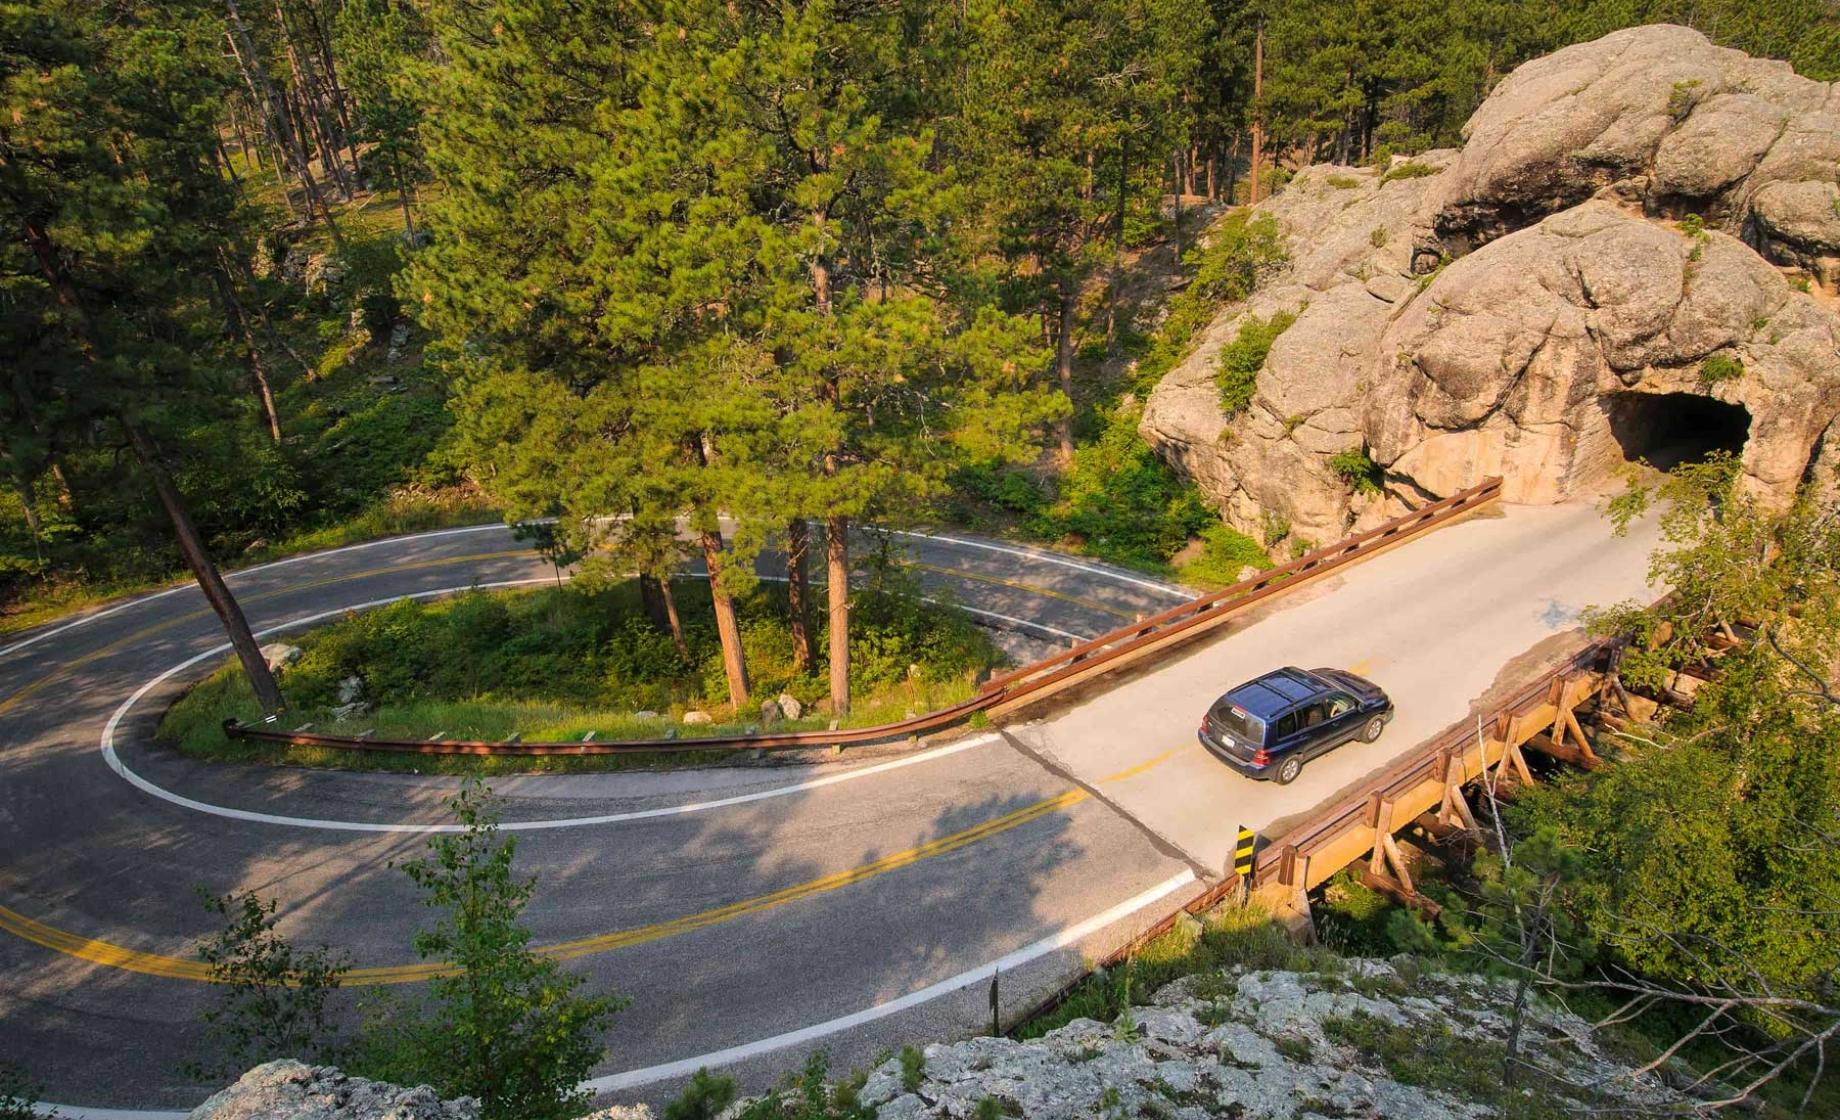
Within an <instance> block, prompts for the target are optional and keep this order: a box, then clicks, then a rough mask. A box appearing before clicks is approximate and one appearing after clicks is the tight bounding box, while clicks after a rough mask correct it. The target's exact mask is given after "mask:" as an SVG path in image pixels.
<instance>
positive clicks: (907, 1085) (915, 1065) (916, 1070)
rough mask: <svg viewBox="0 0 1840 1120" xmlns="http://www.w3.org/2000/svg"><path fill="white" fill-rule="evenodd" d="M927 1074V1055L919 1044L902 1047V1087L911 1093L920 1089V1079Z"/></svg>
mask: <svg viewBox="0 0 1840 1120" xmlns="http://www.w3.org/2000/svg"><path fill="white" fill-rule="evenodd" d="M925 1076H926V1055H925V1054H924V1053H922V1052H921V1050H920V1048H919V1047H918V1046H903V1047H901V1088H903V1089H905V1090H907V1091H908V1092H910V1093H918V1092H919V1091H920V1081H921V1079H922V1078H924V1077H925Z"/></svg>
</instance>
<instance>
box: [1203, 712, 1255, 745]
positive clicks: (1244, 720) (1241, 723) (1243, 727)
mask: <svg viewBox="0 0 1840 1120" xmlns="http://www.w3.org/2000/svg"><path fill="white" fill-rule="evenodd" d="M1212 715H1213V717H1214V720H1215V722H1217V723H1219V724H1220V726H1222V727H1224V728H1226V729H1227V730H1228V731H1230V732H1232V733H1233V734H1234V735H1235V736H1236V737H1238V738H1240V739H1244V740H1245V741H1246V742H1248V743H1255V744H1256V743H1263V742H1264V741H1265V725H1264V724H1263V723H1261V722H1259V717H1257V716H1255V715H1253V714H1252V713H1251V712H1248V711H1247V710H1246V709H1244V708H1241V707H1239V706H1238V705H1235V704H1229V703H1224V702H1223V703H1220V704H1216V705H1214V711H1213V713H1212Z"/></svg>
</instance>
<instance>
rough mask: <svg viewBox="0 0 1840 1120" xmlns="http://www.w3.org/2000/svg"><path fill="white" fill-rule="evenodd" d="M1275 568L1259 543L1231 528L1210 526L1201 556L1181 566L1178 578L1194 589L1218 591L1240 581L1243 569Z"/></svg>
mask: <svg viewBox="0 0 1840 1120" xmlns="http://www.w3.org/2000/svg"><path fill="white" fill-rule="evenodd" d="M1271 566H1272V563H1271V557H1269V556H1267V555H1265V550H1264V549H1263V548H1260V547H1259V542H1258V541H1255V540H1253V539H1252V538H1251V537H1249V536H1247V535H1246V534H1244V533H1242V532H1240V531H1239V530H1238V529H1235V528H1233V527H1232V526H1230V525H1220V524H1215V525H1209V526H1208V527H1207V528H1205V529H1203V530H1201V555H1199V556H1197V557H1195V558H1194V559H1193V560H1190V561H1188V562H1187V563H1184V564H1181V565H1178V566H1177V568H1176V575H1178V576H1179V577H1181V580H1182V582H1183V583H1186V584H1188V585H1189V586H1191V587H1202V588H1217V587H1226V586H1228V585H1230V584H1234V583H1238V582H1239V573H1240V569H1242V568H1246V567H1253V568H1257V569H1258V570H1260V571H1264V570H1265V569H1267V568H1269V567H1271Z"/></svg>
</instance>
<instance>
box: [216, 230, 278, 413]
mask: <svg viewBox="0 0 1840 1120" xmlns="http://www.w3.org/2000/svg"><path fill="white" fill-rule="evenodd" d="M221 253H222V250H221V249H220V250H219V254H220V255H221ZM212 279H214V280H216V282H217V295H218V298H219V299H220V300H221V301H222V302H223V305H224V323H225V325H226V326H227V327H228V329H229V333H230V335H231V337H232V338H234V339H236V340H237V342H238V343H240V344H241V347H242V351H243V364H244V365H245V366H247V367H248V369H249V381H250V388H252V389H254V390H255V395H256V401H257V403H259V404H260V405H261V406H262V416H263V418H264V419H265V420H267V421H268V434H269V435H270V436H271V437H272V438H273V439H274V441H275V442H276V443H280V442H281V417H280V416H279V415H278V414H277V413H276V412H275V393H274V390H273V389H272V388H271V387H270V386H269V383H268V368H267V366H265V365H264V364H263V362H262V352H261V351H260V350H258V349H257V348H256V338H255V333H254V332H253V331H251V330H250V329H249V317H248V316H247V315H245V314H243V304H242V301H241V300H239V299H237V298H236V288H235V287H234V286H233V285H232V283H231V280H230V274H229V271H228V270H227V269H226V268H224V266H223V264H222V263H219V264H218V266H217V269H216V275H215V276H213V277H212Z"/></svg>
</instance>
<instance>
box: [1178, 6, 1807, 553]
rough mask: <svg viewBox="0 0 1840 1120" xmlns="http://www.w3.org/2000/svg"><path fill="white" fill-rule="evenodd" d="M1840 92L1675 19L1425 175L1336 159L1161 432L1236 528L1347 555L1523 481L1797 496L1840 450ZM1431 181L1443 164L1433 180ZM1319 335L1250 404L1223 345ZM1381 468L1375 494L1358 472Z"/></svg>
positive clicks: (1577, 62) (1542, 88) (1543, 67)
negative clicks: (1352, 463)
mask: <svg viewBox="0 0 1840 1120" xmlns="http://www.w3.org/2000/svg"><path fill="white" fill-rule="evenodd" d="M1837 112H1840V90H1837V89H1836V88H1835V87H1831V86H1829V85H1826V84H1824V83H1819V82H1812V81H1808V80H1806V79H1803V78H1800V77H1797V76H1796V75H1795V74H1793V73H1792V72H1791V71H1790V70H1789V69H1788V67H1787V66H1786V65H1784V64H1780V63H1773V62H1764V61H1760V60H1756V59H1751V58H1749V57H1748V56H1746V55H1744V54H1742V53H1740V52H1737V51H1730V50H1724V49H1722V48H1717V47H1714V46H1712V45H1711V44H1710V43H1709V42H1708V41H1707V40H1706V39H1705V38H1704V37H1703V36H1701V35H1699V34H1698V33H1697V32H1693V31H1690V30H1687V29H1684V28H1678V27H1648V28H1638V29H1635V30H1631V31H1624V32H1619V33H1617V34H1614V35H1610V36H1607V37H1606V38H1604V39H1600V40H1598V41H1596V42H1593V43H1586V44H1581V45H1579V46H1575V47H1570V48H1567V49H1565V50H1563V51H1560V52H1558V53H1556V54H1553V55H1550V56H1548V57H1546V58H1543V59H1539V60H1537V61H1534V62H1531V63H1528V64H1527V65H1525V66H1523V67H1521V68H1520V69H1518V70H1516V71H1515V72H1514V73H1513V74H1512V75H1511V76H1510V77H1509V78H1508V79H1506V80H1505V81H1503V83H1502V84H1501V86H1500V87H1498V88H1497V89H1496V91H1495V92H1494V93H1493V94H1492V95H1491V96H1490V97H1489V99H1488V100H1487V101H1486V102H1485V103H1484V104H1483V106H1482V107H1481V108H1480V109H1479V110H1478V111H1477V113H1476V115H1475V116H1474V117H1473V118H1472V119H1471V121H1470V123H1469V126H1468V128H1467V130H1466V135H1467V143H1466V144H1465V146H1464V148H1463V149H1462V150H1461V151H1448V152H1433V153H1428V154H1426V155H1423V156H1418V157H1414V158H1413V160H1412V162H1413V163H1414V164H1418V165H1420V166H1417V167H1413V168H1409V169H1406V170H1408V171H1411V172H1417V174H1415V175H1411V176H1410V177H1408V176H1406V175H1405V174H1403V173H1402V172H1400V171H1399V170H1397V165H1396V167H1395V170H1394V174H1393V175H1391V176H1390V180H1391V181H1388V178H1389V177H1388V176H1386V175H1382V174H1379V173H1377V172H1376V171H1375V170H1373V169H1357V168H1343V167H1315V168H1311V169H1309V170H1307V171H1305V172H1304V173H1302V174H1300V175H1298V176H1297V178H1296V179H1295V180H1293V182H1292V183H1291V185H1290V186H1289V187H1288V188H1287V189H1286V190H1285V191H1284V192H1282V193H1281V194H1279V195H1278V196H1277V197H1276V198H1274V199H1271V200H1269V201H1268V202H1266V203H1263V204H1261V205H1260V207H1259V208H1258V209H1259V211H1260V212H1261V213H1263V214H1266V215H1269V216H1270V217H1271V218H1272V219H1273V220H1274V221H1276V222H1277V224H1278V226H1279V228H1280V230H1281V231H1282V233H1283V234H1284V236H1285V239H1286V242H1287V245H1288V247H1289V251H1290V258H1291V263H1290V265H1289V267H1288V268H1287V269H1286V271H1285V272H1284V274H1283V275H1281V276H1280V277H1278V278H1277V279H1276V280H1275V281H1273V282H1272V283H1270V284H1268V285H1267V286H1266V287H1265V288H1264V289H1262V290H1260V291H1259V292H1257V293H1255V294H1254V295H1253V297H1252V298H1251V299H1250V300H1248V301H1247V302H1246V303H1244V304H1238V305H1234V306H1231V307H1227V308H1224V309H1223V310H1222V312H1221V314H1220V315H1219V316H1218V317H1217V318H1216V320H1215V321H1214V322H1213V323H1212V324H1211V325H1210V326H1209V327H1208V328H1207V330H1206V331H1204V332H1203V335H1202V338H1201V340H1200V343H1199V345H1198V346H1197V347H1196V349H1195V351H1194V352H1193V353H1192V354H1191V355H1190V356H1189V357H1188V358H1187V359H1186V360H1185V361H1183V362H1182V363H1180V364H1179V365H1178V366H1177V367H1176V368H1175V369H1173V370H1171V372H1170V373H1169V374H1168V375H1167V376H1166V377H1165V378H1164V379H1163V380H1162V382H1161V383H1160V384H1159V385H1158V386H1157V387H1156V390H1155V391H1154V392H1153V394H1152V395H1151V397H1150V400H1149V402H1148V405H1147V407H1146V409H1145V412H1144V418H1143V421H1142V431H1143V433H1144V435H1145V437H1146V438H1147V439H1149V440H1150V442H1151V444H1152V446H1154V447H1156V448H1157V450H1158V452H1159V453H1160V454H1161V455H1163V457H1164V458H1165V459H1167V460H1168V461H1170V462H1171V463H1172V464H1174V465H1175V466H1177V467H1178V469H1181V470H1183V471H1184V472H1186V473H1187V474H1189V475H1190V476H1192V477H1193V478H1194V479H1195V480H1196V481H1197V483H1198V484H1199V485H1200V486H1201V488H1202V489H1203V491H1204V492H1205V493H1206V494H1207V495H1208V496H1209V497H1210V498H1211V499H1212V500H1213V501H1214V502H1215V504H1216V505H1217V506H1218V507H1219V508H1220V509H1221V511H1222V514H1223V516H1225V518H1226V519H1227V520H1228V521H1229V522H1230V523H1232V524H1234V525H1235V526H1236V527H1238V528H1241V529H1243V530H1246V531H1248V532H1253V533H1263V535H1264V536H1265V537H1266V539H1267V540H1268V541H1270V540H1272V539H1273V538H1274V537H1275V536H1276V535H1280V534H1281V532H1282V530H1283V529H1285V528H1286V527H1288V528H1289V530H1290V531H1291V533H1292V534H1293V540H1294V541H1295V542H1296V543H1299V544H1301V543H1310V542H1314V543H1321V542H1324V541H1327V540H1331V539H1334V538H1336V537H1339V536H1341V535H1342V534H1344V533H1345V532H1347V531H1349V530H1350V529H1354V528H1361V527H1364V526H1366V525H1370V524H1373V523H1375V522H1377V521H1379V520H1382V519H1384V518H1385V517H1387V516H1391V515H1392V514H1394V513H1397V512H1399V511H1401V510H1402V509H1403V508H1405V507H1406V506H1408V505H1414V504H1418V503H1420V502H1422V501H1424V500H1425V499H1427V498H1432V497H1442V496H1445V495H1448V494H1450V493H1453V492H1454V491H1456V490H1459V489H1462V488H1463V487H1465V486H1468V485H1471V484H1473V483H1475V482H1478V481H1480V480H1481V479H1483V478H1484V477H1487V476H1489V475H1492V474H1501V475H1503V476H1504V478H1505V479H1506V481H1507V486H1506V496H1507V498H1508V499H1509V500H1510V501H1524V502H1550V501H1560V500H1566V499H1570V498H1576V497H1581V496H1586V495H1591V494H1593V493H1595V492H1597V491H1598V490H1600V489H1601V488H1602V487H1603V486H1604V485H1605V484H1606V482H1608V481H1609V480H1610V479H1611V478H1612V477H1613V476H1614V475H1616V474H1617V473H1618V472H1619V471H1620V470H1621V469H1622V466H1623V464H1624V463H1625V462H1627V461H1630V460H1634V459H1637V458H1643V459H1647V460H1649V461H1651V462H1654V463H1655V464H1657V465H1662V466H1666V465H1671V463H1672V462H1673V461H1677V460H1679V459H1681V458H1686V457H1692V456H1694V455H1697V454H1701V453H1704V452H1706V451H1709V450H1714V449H1719V448H1724V449H1727V450H1730V451H1733V452H1734V453H1737V454H1738V455H1739V456H1740V458H1741V461H1742V464H1743V467H1744V471H1745V478H1746V484H1747V485H1748V486H1749V487H1750V488H1751V489H1752V490H1753V492H1755V493H1758V494H1760V495H1762V496H1764V497H1766V498H1769V499H1773V500H1777V501H1782V500H1786V499H1787V498H1788V497H1789V496H1790V495H1792V494H1793V493H1794V491H1795V489H1796V487H1797V486H1799V485H1800V484H1801V483H1802V482H1803V481H1805V480H1807V479H1810V478H1813V479H1814V480H1815V481H1816V482H1817V483H1818V484H1821V485H1824V486H1827V487H1829V488H1830V492H1831V488H1832V487H1834V486H1835V485H1836V483H1835V482H1834V480H1833V479H1832V477H1831V476H1832V475H1833V469H1834V467H1835V466H1836V464H1837V461H1840V450H1837V449H1835V448H1834V447H1833V446H1832V445H1833V444H1834V443H1835V442H1836V440H1835V438H1834V437H1833V436H1832V435H1827V436H1825V437H1824V433H1828V432H1829V431H1830V429H1831V427H1832V425H1834V424H1835V418H1836V416H1837V415H1840V317H1836V315H1835V313H1834V300H1833V298H1832V295H1831V288H1832V286H1833V284H1834V282H1835V280H1836V278H1837V275H1836V269H1837V267H1840V255H1837V254H1840V249H1837V248H1836V246H1840V208H1837V207H1840V187H1837V186H1835V182H1836V180H1837V179H1840V117H1836V116H1835V115H1834V114H1835V113H1837ZM1426 172H1433V173H1431V174H1426ZM1279 311H1283V312H1289V313H1292V314H1295V315H1296V316H1297V318H1296V321H1295V323H1294V324H1293V325H1292V326H1291V327H1290V328H1289V329H1288V330H1286V331H1285V332H1284V333H1283V334H1282V335H1280V336H1279V337H1278V339H1277V341H1276V342H1275V343H1274V344H1273V346H1272V348H1271V352H1270V355H1269V357H1268V358H1267V360H1266V363H1265V366H1264V368H1263V369H1262V370H1261V371H1260V373H1259V376H1258V382H1257V392H1256V395H1255V397H1254V400H1253V402H1252V404H1251V405H1250V407H1248V408H1247V409H1246V410H1245V411H1243V412H1241V413H1239V414H1237V415H1235V416H1231V417H1228V416H1225V415H1223V414H1222V412H1221V407H1220V404H1219V396H1218V391H1217V389H1216V387H1215V368H1216V366H1217V364H1218V358H1219V354H1220V350H1221V348H1222V347H1223V346H1225V345H1226V344H1227V343H1229V342H1231V341H1232V340H1233V339H1234V338H1235V337H1237V335H1238V333H1239V330H1240V327H1241V326H1242V325H1243V324H1244V323H1245V322H1246V321H1247V319H1248V318H1249V317H1251V316H1259V317H1261V318H1269V317H1270V316H1271V315H1272V314H1273V313H1275V312H1279ZM1353 451H1361V452H1365V454H1366V455H1367V456H1368V458H1369V459H1371V460H1372V461H1373V462H1374V463H1376V464H1377V465H1378V466H1379V467H1381V468H1383V469H1384V473H1385V493H1384V494H1381V495H1368V496H1360V495H1357V494H1356V493H1355V492H1354V490H1353V487H1352V486H1351V485H1350V483H1349V480H1348V479H1347V478H1345V477H1344V476H1343V475H1342V474H1340V473H1338V472H1337V471H1336V470H1334V469H1332V467H1331V465H1330V460H1331V457H1332V456H1335V455H1336V454H1337V453H1340V452H1353Z"/></svg>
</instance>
